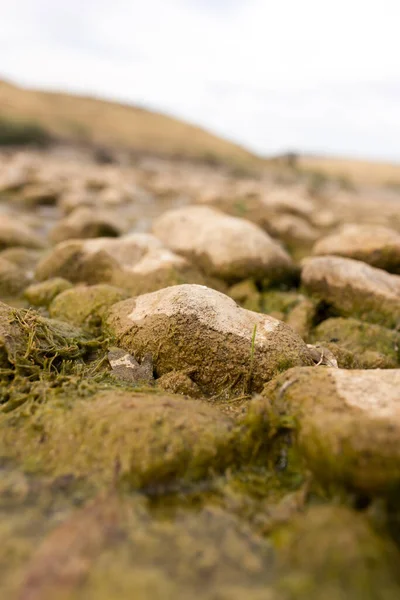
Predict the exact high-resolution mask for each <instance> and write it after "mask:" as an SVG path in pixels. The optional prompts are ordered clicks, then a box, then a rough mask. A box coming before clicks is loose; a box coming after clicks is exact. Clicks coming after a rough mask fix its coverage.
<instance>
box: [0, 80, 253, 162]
mask: <svg viewBox="0 0 400 600" xmlns="http://www.w3.org/2000/svg"><path fill="white" fill-rule="evenodd" d="M0 118H2V119H5V118H7V119H13V120H23V121H25V122H31V123H32V124H34V125H41V126H42V127H44V128H45V129H46V130H48V131H49V132H50V133H51V134H53V135H55V136H57V137H61V138H64V139H66V140H71V141H78V142H83V143H93V144H97V145H100V146H110V147H119V148H127V149H132V150H137V151H140V152H146V153H155V154H161V155H167V156H185V157H188V158H193V159H202V160H207V161H210V162H213V161H215V162H227V163H229V164H234V165H238V166H240V165H244V166H245V165H252V164H254V163H261V162H262V161H261V159H260V158H258V157H256V156H255V155H253V154H251V153H250V152H247V151H246V150H245V149H243V148H241V147H240V146H238V145H236V144H233V143H231V142H228V141H226V140H224V139H222V138H220V137H218V136H216V135H213V134H211V133H209V132H207V131H205V130H204V129H201V128H199V127H195V126H193V125H190V124H188V123H185V122H183V121H180V120H178V119H174V118H172V117H168V116H166V115H163V114H159V113H156V112H152V111H149V110H145V109H143V108H138V107H135V106H130V105H124V104H118V103H116V102H108V101H105V100H99V99H96V98H89V97H82V96H76V95H72V94H66V93H54V92H44V91H38V90H32V89H26V88H22V87H18V86H16V85H13V84H10V83H8V82H5V81H2V80H0Z"/></svg>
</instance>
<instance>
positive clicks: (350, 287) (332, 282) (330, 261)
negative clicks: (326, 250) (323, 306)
mask: <svg viewBox="0 0 400 600" xmlns="http://www.w3.org/2000/svg"><path fill="white" fill-rule="evenodd" d="M301 281H302V284H303V286H304V287H305V289H306V290H307V291H308V292H309V293H310V294H312V295H313V296H315V297H316V298H318V299H320V300H323V301H324V302H325V303H327V304H328V305H329V306H331V307H333V309H334V310H335V311H336V312H337V313H339V314H340V315H343V316H354V317H357V318H360V319H362V320H366V321H370V322H371V323H377V324H380V325H385V326H386V327H394V326H396V325H397V324H398V323H399V322H400V277H399V276H397V275H390V274H389V273H386V271H383V270H381V269H375V268H374V267H371V266H370V265H367V264H366V263H364V262H361V261H357V260H352V259H350V258H340V257H336V256H321V257H316V258H309V259H306V260H305V261H304V266H303V270H302V274H301Z"/></svg>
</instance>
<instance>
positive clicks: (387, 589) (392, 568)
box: [274, 506, 400, 600]
mask: <svg viewBox="0 0 400 600" xmlns="http://www.w3.org/2000/svg"><path fill="white" fill-rule="evenodd" d="M274 541H275V545H276V547H277V549H278V552H277V556H278V570H279V571H280V574H281V576H280V577H279V581H278V585H277V591H278V590H279V592H280V593H283V595H284V597H285V598H290V600H297V599H301V600H303V599H304V598H308V599H310V600H313V599H315V600H319V599H320V598H326V599H327V600H347V599H348V598H352V599H353V598H354V600H378V599H380V598H385V599H387V600H392V599H393V600H395V598H397V597H398V595H399V594H400V586H399V577H398V568H397V565H398V560H399V555H398V552H397V550H396V548H395V547H394V546H393V545H392V543H391V542H390V540H389V539H388V538H385V537H383V536H380V535H378V534H377V533H375V532H374V531H373V529H372V528H371V526H370V524H369V523H368V520H367V519H366V518H365V517H364V516H363V515H360V514H357V513H356V512H355V511H352V510H350V509H348V508H346V507H340V506H337V507H336V506H317V507H312V508H310V509H309V510H307V511H306V513H305V514H304V515H303V516H298V517H296V518H295V519H294V520H293V521H292V522H291V523H290V524H289V525H288V526H287V527H286V528H285V529H283V530H281V531H280V532H279V533H278V534H276V535H275V537H274Z"/></svg>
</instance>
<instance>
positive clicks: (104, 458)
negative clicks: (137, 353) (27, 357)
mask: <svg viewBox="0 0 400 600" xmlns="http://www.w3.org/2000/svg"><path fill="white" fill-rule="evenodd" d="M11 425H12V426H11ZM0 431H1V433H0V445H1V450H2V453H3V454H5V455H6V456H7V454H9V455H10V456H11V457H14V458H16V459H18V460H19V461H22V463H23V464H24V466H25V468H26V469H29V470H30V471H33V472H37V471H39V472H45V473H49V474H52V475H58V476H60V475H65V474H66V473H71V472H72V473H73V474H74V475H75V476H85V477H92V478H95V479H98V480H99V481H104V482H107V481H108V482H111V481H112V480H113V477H114V476H115V469H116V468H117V469H118V473H119V477H120V478H121V479H122V480H124V481H126V482H127V483H128V484H129V485H130V486H134V487H148V486H162V485H165V484H168V483H170V482H171V481H172V482H173V481H175V480H176V479H177V478H184V479H188V480H197V479H200V478H203V477H205V476H206V475H207V474H208V473H210V472H212V471H218V470H220V469H221V468H225V467H227V466H228V465H229V464H234V463H235V457H234V448H233V439H234V423H233V421H232V420H231V419H230V418H228V417H226V416H224V415H222V414H221V413H220V412H218V411H217V410H216V409H212V408H210V407H208V406H206V405H203V404H201V403H197V402H196V401H194V400H190V401H189V400H185V399H179V398H177V397H175V398H174V397H165V396H164V397H163V396H158V395H157V394H152V396H151V397H150V396H149V395H143V394H142V395H140V394H135V393H132V392H131V393H129V394H128V393H126V392H122V391H121V392H117V391H112V392H103V393H101V394H99V395H97V396H96V397H95V398H94V399H92V400H76V401H75V402H73V404H72V405H71V403H69V406H66V402H65V401H62V400H61V401H60V402H47V403H45V404H42V405H40V406H38V408H37V409H36V410H35V411H34V413H33V414H31V413H28V415H26V416H25V414H24V412H23V411H22V412H21V411H20V412H19V413H18V415H17V416H15V417H13V418H12V421H10V420H6V421H4V422H3V423H2V427H1V428H0ZM116 465H118V467H116Z"/></svg>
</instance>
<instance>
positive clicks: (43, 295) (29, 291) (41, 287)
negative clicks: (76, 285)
mask: <svg viewBox="0 0 400 600" xmlns="http://www.w3.org/2000/svg"><path fill="white" fill-rule="evenodd" d="M70 288H72V283H70V282H69V281H67V280H66V279H63V278H62V277H54V278H53V279H48V280H47V281H43V282H41V283H33V284H32V285H30V286H29V287H27V288H26V290H25V292H24V297H25V298H26V299H27V300H28V302H29V303H30V304H32V305H33V306H49V304H50V303H51V302H52V301H53V300H54V298H55V297H56V296H58V294H61V292H65V291H66V290H69V289H70Z"/></svg>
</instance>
